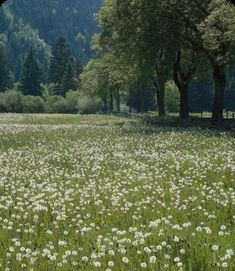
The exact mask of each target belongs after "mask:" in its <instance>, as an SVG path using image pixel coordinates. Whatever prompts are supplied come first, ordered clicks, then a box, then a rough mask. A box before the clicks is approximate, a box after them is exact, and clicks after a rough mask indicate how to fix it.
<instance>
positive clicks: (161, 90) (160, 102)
mask: <svg viewBox="0 0 235 271" xmlns="http://www.w3.org/2000/svg"><path fill="white" fill-rule="evenodd" d="M157 107H158V115H159V117H164V116H165V115H166V110H165V85H164V84H160V86H159V87H158V88H157Z"/></svg>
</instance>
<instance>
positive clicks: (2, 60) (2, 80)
mask: <svg viewBox="0 0 235 271" xmlns="http://www.w3.org/2000/svg"><path fill="white" fill-rule="evenodd" d="M12 86H13V75H12V73H11V70H10V64H9V60H8V58H7V55H6V51H5V50H4V49H3V48H2V46H0V92H2V91H5V90H6V89H9V88H11V87H12Z"/></svg>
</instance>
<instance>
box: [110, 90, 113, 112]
mask: <svg viewBox="0 0 235 271" xmlns="http://www.w3.org/2000/svg"><path fill="white" fill-rule="evenodd" d="M109 111H111V112H112V111H113V90H112V89H110V100H109Z"/></svg>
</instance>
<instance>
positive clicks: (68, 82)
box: [62, 60, 76, 96]
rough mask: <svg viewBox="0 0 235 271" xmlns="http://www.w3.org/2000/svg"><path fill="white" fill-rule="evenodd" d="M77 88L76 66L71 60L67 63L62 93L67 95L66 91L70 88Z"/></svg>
mask: <svg viewBox="0 0 235 271" xmlns="http://www.w3.org/2000/svg"><path fill="white" fill-rule="evenodd" d="M74 89H76V81H75V68H74V62H73V61H72V60H71V61H69V63H68V64H67V68H66V70H65V74H64V77H63V81H62V95H64V96H65V94H66V92H67V91H69V90H74Z"/></svg>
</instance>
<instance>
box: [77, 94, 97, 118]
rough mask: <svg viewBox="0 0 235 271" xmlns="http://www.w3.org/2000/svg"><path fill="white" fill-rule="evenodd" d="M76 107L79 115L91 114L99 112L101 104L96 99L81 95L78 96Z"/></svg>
mask: <svg viewBox="0 0 235 271" xmlns="http://www.w3.org/2000/svg"><path fill="white" fill-rule="evenodd" d="M77 106H78V111H79V113H81V114H93V113H96V112H99V111H101V107H102V103H101V101H100V99H99V98H98V97H92V96H89V95H84V94H83V95H79V97H78V102H77Z"/></svg>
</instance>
